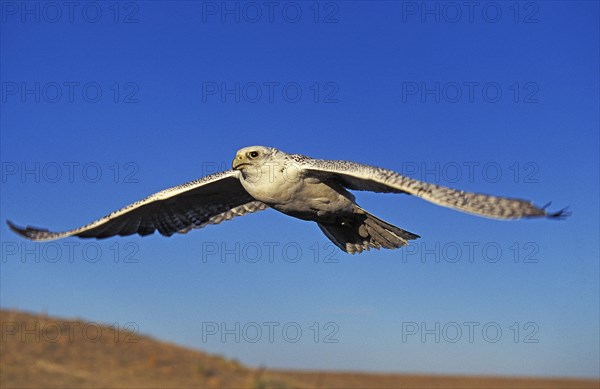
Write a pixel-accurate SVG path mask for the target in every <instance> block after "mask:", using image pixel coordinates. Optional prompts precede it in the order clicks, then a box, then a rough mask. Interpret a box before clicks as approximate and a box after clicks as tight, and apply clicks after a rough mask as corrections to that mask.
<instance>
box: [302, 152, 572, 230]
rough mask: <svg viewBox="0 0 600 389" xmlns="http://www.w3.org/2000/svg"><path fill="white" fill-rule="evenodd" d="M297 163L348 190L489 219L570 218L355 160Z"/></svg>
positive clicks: (308, 173) (524, 202)
mask: <svg viewBox="0 0 600 389" xmlns="http://www.w3.org/2000/svg"><path fill="white" fill-rule="evenodd" d="M297 163H298V164H299V166H298V167H299V169H300V171H301V172H302V174H303V175H305V176H313V177H316V178H319V179H320V180H323V181H332V182H338V183H340V184H341V185H343V186H344V187H346V188H348V189H354V190H368V191H373V192H388V193H406V194H411V195H414V196H418V197H421V198H422V199H424V200H427V201H430V202H432V203H435V204H438V205H441V206H444V207H449V208H454V209H458V210H460V211H463V212H468V213H472V214H476V215H480V216H485V217H489V218H495V219H519V218H523V217H552V218H560V217H564V216H567V215H568V212H565V210H561V211H558V212H554V213H549V212H547V211H546V210H545V207H541V208H540V207H536V206H535V205H533V204H532V203H531V202H530V201H527V200H521V199H513V198H506V197H497V196H490V195H486V194H481V193H471V192H465V191H462V190H456V189H452V188H448V187H445V186H441V185H435V184H429V183H427V182H423V181H419V180H415V179H412V178H410V177H406V176H403V175H401V174H398V173H396V172H394V171H392V170H388V169H383V168H380V167H375V166H369V165H362V164H359V163H356V162H351V161H331V160H322V159H310V158H301V159H298V161H297Z"/></svg>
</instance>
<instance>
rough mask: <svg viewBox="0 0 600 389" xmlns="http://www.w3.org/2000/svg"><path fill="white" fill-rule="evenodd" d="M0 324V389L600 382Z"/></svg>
mask: <svg viewBox="0 0 600 389" xmlns="http://www.w3.org/2000/svg"><path fill="white" fill-rule="evenodd" d="M0 322H1V326H0V329H1V343H0V346H1V347H0V387H1V388H3V389H8V388H25V387H26V388H41V387H43V388H83V387H85V388H117V387H118V388H182V387H190V388H191V387H194V388H231V387H235V388H255V389H269V388H281V389H284V388H427V389H431V388H569V389H571V388H572V389H575V388H599V387H600V382H599V381H591V380H589V381H586V380H570V379H554V378H553V379H544V378H500V377H471V376H422V375H403V374H370V373H347V372H302V371H276V370H262V369H259V370H257V369H251V368H248V367H245V366H242V365H240V364H239V363H238V362H236V361H232V360H228V359H225V358H222V357H219V356H215V355H209V354H206V353H204V352H201V351H196V350H190V349H186V348H184V347H181V346H177V345H173V344H169V343H165V342H160V341H157V340H154V339H152V338H149V337H146V336H142V335H139V334H136V335H135V336H129V337H128V335H130V334H128V333H127V332H125V331H123V330H122V329H121V331H119V332H116V331H115V330H114V328H110V327H109V326H102V327H100V328H101V336H97V329H98V327H95V326H88V332H87V338H85V337H84V335H83V331H82V328H83V325H84V324H86V323H89V322H86V321H83V320H81V321H77V320H68V319H60V318H51V317H47V316H45V315H32V314H29V313H23V312H19V311H7V310H0ZM65 322H71V323H72V324H64V323H65ZM36 325H37V326H38V327H37V328H38V329H37V330H36ZM70 328H71V330H70ZM59 331H60V333H59ZM115 335H117V336H118V337H116V338H115ZM36 337H38V339H36ZM96 338H97V341H95V342H93V341H92V340H94V339H96ZM131 340H135V341H136V342H129V341H131Z"/></svg>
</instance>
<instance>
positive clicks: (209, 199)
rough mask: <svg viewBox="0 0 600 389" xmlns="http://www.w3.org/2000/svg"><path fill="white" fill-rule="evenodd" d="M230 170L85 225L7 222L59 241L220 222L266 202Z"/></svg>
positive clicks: (179, 229)
mask: <svg viewBox="0 0 600 389" xmlns="http://www.w3.org/2000/svg"><path fill="white" fill-rule="evenodd" d="M238 174H239V172H237V171H235V170H228V171H225V172H221V173H216V174H212V175H209V176H206V177H203V178H200V179H198V180H195V181H191V182H188V183H186V184H183V185H179V186H175V187H172V188H169V189H165V190H163V191H161V192H158V193H155V194H153V195H151V196H149V197H147V198H145V199H143V200H140V201H138V202H135V203H133V204H130V205H128V206H126V207H125V208H122V209H120V210H118V211H115V212H113V213H111V214H110V215H107V216H105V217H103V218H102V219H99V220H96V221H95V222H92V223H90V224H87V225H85V226H83V227H79V228H75V229H73V230H69V231H64V232H51V231H48V230H46V229H40V228H35V227H26V228H20V227H17V226H15V225H14V224H13V223H11V222H10V221H8V222H7V223H8V225H9V227H10V228H11V229H12V230H13V231H14V232H16V233H17V234H19V235H21V236H23V237H25V238H28V239H31V240H38V241H44V240H54V239H60V238H65V237H68V236H78V237H81V238H108V237H111V236H115V235H120V236H126V235H132V234H136V233H137V234H139V235H142V236H144V235H149V234H152V233H154V231H155V230H158V232H159V233H160V234H161V235H165V236H171V235H173V234H174V233H176V232H178V233H186V232H188V231H189V230H191V229H192V228H201V227H204V226H205V225H207V224H218V223H221V222H222V221H225V220H229V219H231V218H233V217H235V216H241V215H245V214H247V213H252V212H257V211H261V210H263V209H266V208H268V207H267V205H266V204H264V203H262V202H260V201H256V200H255V199H254V198H253V197H252V196H250V194H248V192H246V190H245V189H244V188H243V187H242V184H241V183H240V181H239V178H238Z"/></svg>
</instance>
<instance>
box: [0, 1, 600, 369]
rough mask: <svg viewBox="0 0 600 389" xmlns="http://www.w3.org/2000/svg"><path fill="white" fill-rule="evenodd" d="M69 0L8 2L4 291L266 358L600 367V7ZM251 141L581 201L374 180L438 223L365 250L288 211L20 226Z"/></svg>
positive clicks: (398, 213)
mask: <svg viewBox="0 0 600 389" xmlns="http://www.w3.org/2000/svg"><path fill="white" fill-rule="evenodd" d="M59 3H60V2H59ZM59 3H52V4H54V6H47V5H46V3H41V2H28V3H26V4H27V5H26V7H29V8H27V9H23V7H25V6H23V5H22V4H24V3H21V2H9V1H3V2H2V3H1V4H2V9H0V11H1V15H0V16H1V17H2V20H1V26H0V27H1V30H0V31H1V37H0V43H1V64H0V70H1V78H2V79H1V82H2V102H1V103H2V108H1V119H0V120H1V121H0V123H1V130H2V134H1V148H0V150H1V152H2V157H1V159H2V184H1V185H2V190H1V192H2V193H1V194H2V203H1V218H2V221H3V223H2V225H1V227H0V234H1V243H2V263H1V275H0V280H1V283H2V285H1V288H0V291H1V306H2V307H3V308H18V309H23V310H28V311H34V312H40V311H46V312H48V313H49V314H52V315H59V316H66V317H74V316H77V317H82V318H84V319H86V320H93V321H101V322H108V323H115V322H116V323H118V324H119V325H121V326H122V325H124V324H125V323H128V322H134V323H136V325H137V326H138V328H139V331H140V332H141V333H146V334H151V335H152V336H155V337H157V338H159V339H164V340H169V341H173V342H177V343H181V344H185V345H188V346H190V347H197V348H201V349H204V350H208V351H210V352H214V353H221V354H224V355H226V356H228V357H234V358H237V359H239V360H240V361H242V362H244V363H247V364H250V365H254V366H256V365H259V364H264V365H266V366H269V367H284V368H301V369H344V370H354V369H360V370H371V371H394V372H424V373H457V374H458V373H466V374H511V375H512V374H520V375H544V376H546V375H571V376H582V377H598V376H599V375H600V374H599V370H598V366H599V346H600V344H599V324H598V323H599V312H598V309H599V308H598V306H599V301H598V300H599V266H598V262H599V261H598V259H599V256H600V253H599V242H598V239H599V236H598V235H599V230H600V228H599V204H598V199H599V197H600V195H599V182H598V180H599V174H598V166H599V160H598V152H599V151H598V150H599V136H598V134H599V127H600V124H599V118H598V116H599V113H598V107H599V94H598V87H599V58H598V52H599V46H598V36H599V34H598V33H599V25H598V19H599V7H598V2H592V1H584V2H579V3H575V2H560V1H552V2H530V3H519V4H518V5H517V6H516V7H515V5H514V3H513V2H510V3H508V2H506V3H505V2H492V3H489V2H481V3H480V4H479V5H478V6H477V7H475V8H474V9H469V8H467V7H466V6H464V5H460V4H462V2H458V3H456V2H453V3H435V2H431V3H426V5H425V6H426V7H427V9H422V5H421V2H395V3H394V2H369V3H368V4H367V3H361V2H322V3H319V4H317V5H316V6H315V4H314V3H312V2H310V3H308V2H296V3H285V2H282V3H280V5H279V6H277V7H276V8H273V9H271V8H269V5H268V3H261V2H259V3H251V4H253V5H251V6H248V5H247V4H246V3H235V2H231V3H227V7H228V8H227V9H222V8H220V7H221V5H220V4H221V3H220V2H197V3H193V2H189V1H187V2H169V3H167V2H161V1H140V2H124V3H116V4H115V3H112V2H109V3H95V2H91V3H88V2H81V3H80V5H79V6H77V7H76V8H74V9H69V8H68V7H67V6H65V5H61V4H62V3H60V4H59ZM57 4H59V5H57ZM448 4H451V5H448ZM452 4H453V5H452ZM457 4H458V6H457ZM36 7H38V8H36ZM236 7H237V8H236ZM98 11H99V12H100V13H98ZM298 12H300V13H298ZM436 18H437V20H436ZM236 19H237V20H236ZM253 144H263V145H269V146H274V147H278V148H280V149H282V150H284V151H288V152H295V153H302V154H306V155H310V156H313V157H319V158H329V159H352V160H355V161H358V162H363V163H368V164H372V165H379V166H383V167H387V168H390V169H394V170H397V171H401V172H404V173H406V174H409V175H411V176H413V177H415V178H420V179H423V178H425V179H427V180H428V181H433V182H436V183H439V184H442V185H448V186H453V187H457V188H461V189H465V190H472V191H481V192H487V193H493V194H498V195H506V196H512V197H522V198H527V199H532V200H534V201H535V202H536V203H537V204H540V205H543V204H545V203H546V202H548V201H553V205H552V207H553V208H559V207H563V206H567V205H569V206H570V207H571V210H572V211H573V216H572V217H571V218H570V219H568V220H566V221H560V222H557V221H552V220H526V221H516V222H500V221H494V220H488V219H482V218H477V217H474V216H470V215H466V214H462V213H459V212H454V211H451V210H449V209H445V208H440V207H437V206H434V205H432V204H429V203H426V202H424V201H421V200H419V199H416V198H410V197H408V196H400V195H383V194H370V193H358V194H357V198H358V201H359V203H360V204H361V205H362V206H363V207H365V208H366V209H368V210H370V211H371V212H373V213H374V214H376V215H378V216H380V217H381V218H383V219H385V220H388V221H390V222H392V223H394V224H396V225H398V226H400V227H402V228H405V229H407V230H409V231H412V232H415V233H417V234H419V235H421V236H422V238H421V239H419V240H417V241H415V243H414V245H413V246H411V247H409V248H406V249H403V250H398V251H374V252H369V253H365V254H362V255H357V256H350V255H346V254H344V253H342V252H339V251H333V249H332V248H331V245H330V244H329V243H328V240H327V239H326V238H325V236H324V235H322V234H321V232H320V231H319V230H318V228H317V227H316V225H314V224H311V223H307V222H301V221H298V220H294V219H292V218H289V217H285V216H284V215H281V214H278V213H276V212H275V211H271V210H269V211H265V212H261V213H259V214H255V215H250V216H247V217H244V218H239V219H236V220H234V221H230V222H227V223H224V224H221V225H218V226H211V227H209V228H205V229H203V230H198V231H193V232H191V233H189V234H188V235H181V236H175V237H172V238H169V239H167V238H164V237H161V236H158V235H155V236H151V237H146V238H139V237H129V238H112V239H109V240H105V241H101V242H99V243H96V242H95V241H88V240H86V241H81V240H77V239H68V240H65V241H59V242H56V243H54V244H33V243H29V242H25V241H23V240H21V239H19V238H17V237H16V236H15V235H14V234H12V233H11V232H10V231H9V230H8V229H7V227H6V226H5V225H4V220H5V219H11V220H13V221H14V222H16V223H18V224H31V225H36V226H42V227H48V228H51V229H57V230H61V229H67V228H71V227H75V226H79V225H81V224H84V223H87V222H89V221H91V220H94V219H96V218H97V217H100V216H103V215H105V214H107V213H109V212H111V211H113V210H115V209H117V208H120V207H121V206H123V205H126V204H128V203H130V202H133V201H136V200H138V199H140V198H142V197H145V196H146V195H149V194H151V193H153V192H155V191H158V190H161V189H164V188H166V187H169V186H172V185H177V184H180V183H182V182H185V181H189V180H192V179H195V178H197V177H199V176H202V175H205V174H207V173H210V172H212V171H214V170H215V169H216V168H228V167H229V164H230V161H231V159H232V157H233V155H234V153H235V151H236V150H237V149H239V148H241V147H244V146H248V145H253ZM269 247H273V249H272V250H273V251H269V250H270V249H269ZM315 253H317V254H318V260H317V263H315ZM330 253H334V255H333V258H332V259H333V261H334V262H333V263H324V260H325V258H326V257H327V256H328V255H330ZM115 255H117V257H116V259H117V261H116V262H115ZM96 256H98V259H97V260H96V261H95V262H94V263H90V262H91V261H92V259H93V258H95V257H96ZM222 257H224V259H225V263H223V262H222V261H221V258H222ZM22 258H24V261H25V262H22ZM126 258H129V259H132V258H133V259H136V260H137V262H134V263H124V260H125V259H126ZM237 260H239V262H237ZM293 260H295V262H294V261H293ZM38 261H39V262H38ZM253 262H254V263H253ZM269 322H274V323H278V325H273V326H274V327H273V328H274V335H273V342H272V343H271V342H269V336H268V335H269V331H268V330H269V327H268V324H265V323H269ZM214 323H216V324H214ZM222 323H225V326H226V327H227V330H233V332H236V323H239V331H237V332H238V334H239V335H240V342H239V343H237V342H236V341H235V336H234V335H235V334H229V335H228V333H227V332H224V331H223V324H222ZM314 323H317V327H318V328H319V333H318V334H316V331H315V328H316V327H314ZM328 323H334V324H328ZM421 323H424V324H421ZM465 323H467V324H465ZM468 323H477V324H472V325H471V324H468ZM515 323H517V324H515ZM215 326H216V327H215ZM257 326H258V327H259V328H261V331H262V333H261V337H260V338H259V337H258V336H257V331H256V328H257ZM284 326H285V328H286V330H288V331H287V334H282V328H283V327H284ZM423 326H424V328H423ZM436 326H437V327H436ZM471 326H472V327H471ZM298 328H300V329H301V330H302V334H301V336H300V337H299V340H298V341H297V342H295V343H294V342H292V340H295V339H294V338H295V337H296V335H295V331H296V330H297V329H298ZM436 328H437V330H436ZM470 328H473V337H472V341H469V335H470V334H469V332H470ZM484 328H485V331H484ZM498 330H500V331H501V333H499V334H497V331H498ZM427 331H429V332H427ZM458 331H460V333H459V332H458ZM213 332H216V334H215V335H212V333H213ZM436 334H437V335H438V336H439V339H438V340H439V341H438V342H436ZM221 335H223V336H224V337H225V339H224V340H225V341H224V342H223V341H222V340H221ZM284 335H285V336H284ZM315 335H317V340H318V342H315V339H314V337H315ZM422 335H423V336H424V339H422ZM286 336H287V337H286ZM326 339H327V340H334V339H335V340H337V343H328V342H324V340H326ZM252 340H257V341H256V342H254V343H253V342H252ZM422 340H424V342H423V341H422Z"/></svg>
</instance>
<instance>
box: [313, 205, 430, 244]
mask: <svg viewBox="0 0 600 389" xmlns="http://www.w3.org/2000/svg"><path fill="white" fill-rule="evenodd" d="M317 224H318V225H319V228H320V229H321V231H323V233H324V234H325V235H326V236H327V237H328V238H329V239H330V240H331V241H332V242H333V243H334V244H335V245H336V246H338V247H339V248H340V249H342V250H343V251H345V252H347V253H350V254H354V253H361V252H362V251H363V250H370V249H371V247H373V248H376V249H380V248H382V247H383V248H384V249H397V248H399V247H402V246H406V245H407V244H408V241H409V240H413V239H417V238H419V235H416V234H413V233H411V232H408V231H405V230H403V229H401V228H398V227H396V226H393V225H391V224H390V223H387V222H385V221H383V220H381V219H379V218H378V217H376V216H373V215H371V214H370V213H368V212H367V211H365V210H364V209H362V208H360V207H358V206H356V207H355V211H354V214H353V215H351V216H349V217H344V218H343V219H341V220H340V221H339V222H337V223H335V224H324V223H317Z"/></svg>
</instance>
